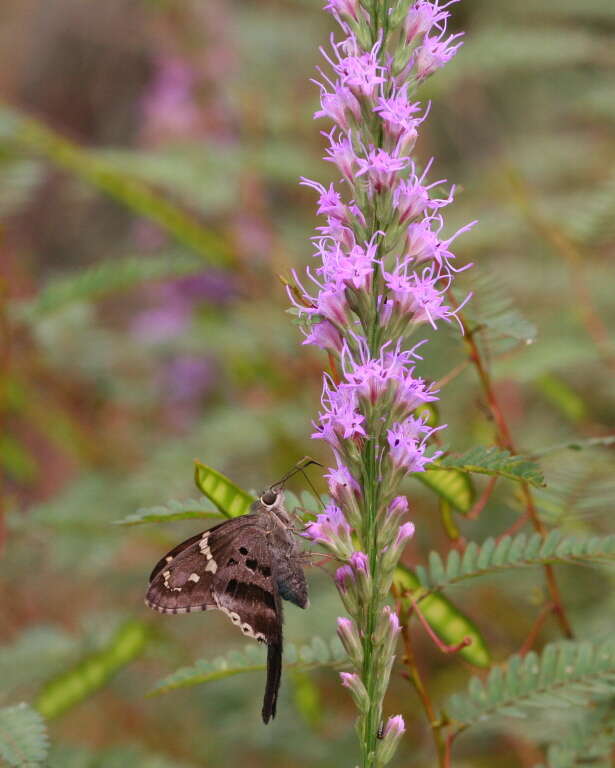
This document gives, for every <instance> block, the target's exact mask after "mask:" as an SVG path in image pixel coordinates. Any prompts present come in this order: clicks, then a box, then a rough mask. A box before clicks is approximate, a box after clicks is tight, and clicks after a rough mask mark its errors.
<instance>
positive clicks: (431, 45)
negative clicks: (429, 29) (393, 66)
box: [416, 32, 463, 80]
mask: <svg viewBox="0 0 615 768" xmlns="http://www.w3.org/2000/svg"><path fill="white" fill-rule="evenodd" d="M460 37H463V32H459V33H457V34H456V35H449V36H448V37H447V38H446V39H444V36H443V35H442V34H441V35H439V36H438V37H426V38H425V40H424V41H423V45H422V46H421V47H420V48H419V49H418V51H417V54H416V74H417V78H418V79H419V80H424V79H425V78H426V77H429V75H432V74H433V73H434V72H435V71H436V70H437V69H440V67H442V66H443V65H444V64H446V62H447V61H450V60H451V59H452V58H453V56H454V55H455V54H456V53H457V51H458V50H459V49H460V48H461V46H462V45H463V42H461V41H460V42H458V43H456V44H455V45H452V42H453V40H458V39H459V38H460Z"/></svg>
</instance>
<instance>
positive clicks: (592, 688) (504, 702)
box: [447, 640, 615, 726]
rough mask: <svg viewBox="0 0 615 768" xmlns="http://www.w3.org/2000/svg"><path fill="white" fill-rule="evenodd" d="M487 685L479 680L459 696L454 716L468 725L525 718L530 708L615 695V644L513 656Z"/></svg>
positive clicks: (556, 647)
mask: <svg viewBox="0 0 615 768" xmlns="http://www.w3.org/2000/svg"><path fill="white" fill-rule="evenodd" d="M503 671H504V678H503V684H501V685H499V683H498V684H496V683H494V680H496V679H497V680H499V678H500V676H501V675H502V670H498V671H497V672H496V670H495V669H494V670H492V671H491V672H490V674H489V677H488V678H487V681H486V683H485V684H483V683H482V682H481V681H480V680H479V679H478V678H476V677H474V678H472V680H471V681H470V684H469V685H468V690H467V692H466V693H465V694H456V695H454V696H453V697H452V698H451V699H450V702H449V706H448V707H447V712H448V714H449V715H450V716H451V717H452V718H454V719H455V720H457V721H458V722H459V723H460V724H464V725H466V726H469V725H474V724H476V723H479V722H480V723H482V722H484V721H485V720H486V719H487V718H490V717H494V716H497V715H508V716H512V717H517V716H523V715H524V710H525V709H527V708H528V707H543V708H545V709H546V710H549V709H551V708H552V707H553V706H554V705H555V704H556V703H557V705H558V706H560V707H570V706H576V705H583V704H586V703H587V702H588V701H589V700H590V699H591V697H592V696H593V695H596V694H602V693H603V692H604V690H605V689H608V690H611V691H612V692H613V694H615V641H613V640H606V641H603V642H596V643H592V642H587V641H584V642H566V643H558V644H552V645H548V646H546V648H545V649H544V651H543V652H542V655H541V656H540V657H539V656H538V655H537V654H536V653H534V652H531V653H528V654H527V655H526V656H525V657H520V656H512V657H511V658H510V659H509V660H508V662H507V665H506V667H505V668H504V670H503Z"/></svg>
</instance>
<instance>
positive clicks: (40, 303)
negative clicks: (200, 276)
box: [15, 253, 203, 322]
mask: <svg viewBox="0 0 615 768" xmlns="http://www.w3.org/2000/svg"><path fill="white" fill-rule="evenodd" d="M202 269H203V260H202V259H201V258H200V257H199V256H197V255H191V254H186V253H167V254H164V255H162V256H158V255H149V256H128V257H126V258H122V259H108V260H107V261H103V262H101V263H100V264H96V265H94V266H91V267H86V268H85V269H81V270H79V271H76V272H74V273H72V274H67V275H61V276H58V277H52V278H51V279H50V280H48V281H47V282H46V283H45V285H44V286H43V287H42V289H41V290H40V291H39V293H38V295H37V296H36V298H35V299H33V300H32V301H27V302H22V303H19V304H16V305H15V310H16V315H17V317H18V318H20V319H25V320H28V321H30V322H33V321H35V320H38V319H40V317H41V316H42V315H48V314H50V313H52V312H55V311H57V310H58V309H62V308H63V307H65V306H67V305H68V304H72V303H74V302H79V301H93V300H96V299H99V298H101V297H103V296H106V295H109V294H113V295H115V294H116V293H117V292H118V291H122V290H128V289H130V288H133V287H134V286H137V285H140V284H141V283H143V282H145V281H150V280H164V279H166V278H171V277H181V276H182V275H190V274H193V273H195V272H197V271H198V270H202Z"/></svg>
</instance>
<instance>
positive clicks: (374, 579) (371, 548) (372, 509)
mask: <svg viewBox="0 0 615 768" xmlns="http://www.w3.org/2000/svg"><path fill="white" fill-rule="evenodd" d="M364 490H365V498H366V505H365V515H366V518H367V520H366V526H365V529H364V531H365V532H364V537H363V538H364V544H365V546H366V549H367V554H368V558H369V570H370V574H371V584H372V592H371V595H370V600H369V604H368V606H367V616H366V622H365V627H364V635H363V675H362V677H363V681H364V684H365V687H366V689H367V693H368V696H369V709H368V711H367V713H366V715H365V718H364V721H363V729H362V731H363V733H362V742H363V743H362V747H363V766H364V768H372V766H375V765H376V762H375V752H376V738H377V732H378V728H379V726H380V718H381V702H380V701H378V697H377V695H376V685H377V679H376V675H375V669H374V645H373V638H374V632H375V629H376V621H377V618H378V607H379V606H378V596H379V583H380V578H379V563H378V541H377V536H378V532H377V526H376V520H377V514H378V451H377V443H376V440H375V439H374V438H373V437H372V438H371V439H370V440H368V442H367V444H366V447H365V473H364Z"/></svg>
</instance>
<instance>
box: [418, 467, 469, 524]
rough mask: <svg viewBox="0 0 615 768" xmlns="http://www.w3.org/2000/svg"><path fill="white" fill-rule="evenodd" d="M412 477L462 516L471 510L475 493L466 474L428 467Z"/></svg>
mask: <svg viewBox="0 0 615 768" xmlns="http://www.w3.org/2000/svg"><path fill="white" fill-rule="evenodd" d="M413 477H415V478H416V479H417V480H419V481H420V482H421V483H423V485H426V486H427V487H428V488H431V490H432V491H435V492H436V493H437V494H438V496H440V497H441V498H442V499H444V500H445V501H447V502H448V503H449V504H450V505H451V506H452V507H454V508H455V509H456V510H457V512H460V513H461V514H462V515H467V514H468V512H469V511H470V510H471V509H472V504H473V503H474V496H475V493H474V486H473V484H472V480H471V478H470V476H469V475H468V474H467V473H465V472H459V471H456V470H450V469H431V468H430V467H429V466H428V467H427V471H426V472H416V473H415V474H414V475H413Z"/></svg>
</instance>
